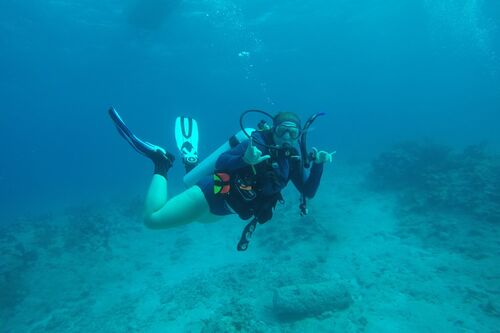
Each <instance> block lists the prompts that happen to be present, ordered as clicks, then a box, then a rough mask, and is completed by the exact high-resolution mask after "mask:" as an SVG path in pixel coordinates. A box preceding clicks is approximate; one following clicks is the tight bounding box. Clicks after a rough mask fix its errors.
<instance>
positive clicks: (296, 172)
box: [291, 163, 324, 198]
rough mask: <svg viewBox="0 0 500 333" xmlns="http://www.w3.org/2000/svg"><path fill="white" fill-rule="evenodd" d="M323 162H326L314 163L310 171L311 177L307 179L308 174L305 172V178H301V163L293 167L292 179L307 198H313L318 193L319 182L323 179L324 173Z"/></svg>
mask: <svg viewBox="0 0 500 333" xmlns="http://www.w3.org/2000/svg"><path fill="white" fill-rule="evenodd" d="M323 164H324V163H313V165H312V167H311V169H310V172H309V177H307V179H305V177H306V175H305V173H304V176H303V177H304V179H301V172H300V169H299V168H300V167H302V166H300V165H298V166H297V167H295V168H293V171H292V175H291V180H292V182H293V184H294V185H295V187H296V188H297V189H298V190H299V191H300V192H302V193H304V195H305V196H306V197H307V198H312V197H314V195H315V194H316V191H317V190H318V187H319V183H320V181H321V176H322V175H323Z"/></svg>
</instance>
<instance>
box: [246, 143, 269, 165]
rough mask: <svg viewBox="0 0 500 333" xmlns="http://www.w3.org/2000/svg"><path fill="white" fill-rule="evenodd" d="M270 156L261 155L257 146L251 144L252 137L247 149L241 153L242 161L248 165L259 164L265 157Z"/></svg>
mask: <svg viewBox="0 0 500 333" xmlns="http://www.w3.org/2000/svg"><path fill="white" fill-rule="evenodd" d="M269 158H271V156H270V155H264V156H262V152H261V151H260V149H259V148H257V147H255V146H254V145H253V142H252V139H250V142H249V144H248V147H247V150H246V151H245V155H243V161H244V162H245V163H247V164H250V165H255V164H259V163H261V162H263V161H265V160H267V159H269Z"/></svg>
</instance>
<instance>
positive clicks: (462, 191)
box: [368, 142, 500, 223]
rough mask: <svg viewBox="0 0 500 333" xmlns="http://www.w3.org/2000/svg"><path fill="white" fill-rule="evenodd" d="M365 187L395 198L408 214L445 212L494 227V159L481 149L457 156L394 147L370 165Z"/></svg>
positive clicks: (436, 148)
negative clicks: (464, 216)
mask: <svg viewBox="0 0 500 333" xmlns="http://www.w3.org/2000/svg"><path fill="white" fill-rule="evenodd" d="M368 184H369V186H370V188H372V189H373V190H376V191H395V192H398V194H399V197H400V199H401V203H402V204H403V207H405V209H406V210H408V211H413V212H428V211H445V210H446V211H453V212H460V213H466V214H470V215H472V216H474V217H477V218H478V219H481V220H485V221H490V222H496V223H498V222H500V157H499V156H498V155H494V154H491V153H488V152H487V150H486V147H485V146H484V145H474V146H469V147H466V148H465V149H464V150H463V151H462V152H456V151H454V150H452V149H451V148H449V147H446V146H442V145H438V144H434V143H430V142H426V143H414V142H405V143H401V144H398V145H395V146H394V147H393V148H392V149H391V150H390V151H387V152H384V153H382V154H380V156H378V157H377V158H375V159H374V160H373V162H372V170H371V173H370V175H369V178H368Z"/></svg>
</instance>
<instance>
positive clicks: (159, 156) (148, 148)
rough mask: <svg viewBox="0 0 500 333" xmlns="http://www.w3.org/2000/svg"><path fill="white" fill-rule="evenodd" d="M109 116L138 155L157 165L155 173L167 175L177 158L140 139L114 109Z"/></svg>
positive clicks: (110, 110)
mask: <svg viewBox="0 0 500 333" xmlns="http://www.w3.org/2000/svg"><path fill="white" fill-rule="evenodd" d="M108 113H109V116H110V117H111V120H113V122H114V124H115V126H116V129H117V130H118V133H120V135H121V136H122V137H123V138H124V139H125V140H127V142H128V143H129V144H130V145H131V146H132V148H134V149H135V150H136V151H137V152H138V153H140V154H142V155H144V156H146V157H148V158H149V159H151V160H152V161H153V163H154V165H155V173H157V172H156V171H157V170H159V172H158V173H160V174H162V175H165V176H166V173H167V171H168V170H169V169H170V168H171V167H172V164H173V162H174V160H175V156H174V155H172V154H171V153H169V152H167V151H166V150H165V149H163V148H162V147H160V146H157V145H154V144H152V143H149V142H147V141H144V140H141V139H139V138H138V137H137V136H136V135H135V134H134V133H132V131H131V130H130V129H129V128H128V127H127V126H126V125H125V122H124V121H123V120H122V118H121V117H120V115H119V114H118V112H116V110H115V109H114V108H110V109H109V111H108Z"/></svg>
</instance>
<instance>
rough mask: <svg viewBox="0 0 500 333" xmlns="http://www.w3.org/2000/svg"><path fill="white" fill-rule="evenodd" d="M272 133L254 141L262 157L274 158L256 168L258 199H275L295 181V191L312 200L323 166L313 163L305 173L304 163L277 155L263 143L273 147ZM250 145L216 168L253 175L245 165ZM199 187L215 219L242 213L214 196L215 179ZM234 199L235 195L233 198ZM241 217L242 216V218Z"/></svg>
mask: <svg viewBox="0 0 500 333" xmlns="http://www.w3.org/2000/svg"><path fill="white" fill-rule="evenodd" d="M270 136H271V133H268V132H267V133H266V132H254V133H253V137H254V140H256V141H257V142H254V145H255V147H257V148H258V149H259V150H261V151H262V155H271V156H272V158H270V159H268V160H266V161H264V162H262V163H259V164H256V165H255V166H254V167H255V169H256V171H257V187H258V191H257V196H258V197H259V199H260V200H264V201H265V200H266V198H273V197H275V196H276V195H277V194H278V195H279V193H280V192H281V190H283V189H284V188H285V187H286V185H287V184H288V182H289V181H290V180H291V181H292V182H293V184H294V185H295V187H296V188H297V189H298V190H299V191H300V192H302V193H303V194H304V195H305V196H306V197H308V198H312V197H313V196H314V194H315V193H316V191H317V189H318V187H319V183H320V180H321V175H322V173H323V163H319V164H316V163H313V165H312V167H311V169H310V173H309V174H307V173H305V172H302V170H301V169H300V168H301V165H300V161H299V160H292V159H290V157H287V156H285V154H284V153H283V152H278V153H276V150H273V151H272V152H270V150H269V149H268V148H267V147H265V146H262V145H259V144H258V142H260V143H266V144H269V143H270V142H269V140H270ZM248 145H249V140H246V141H243V142H242V143H240V144H238V145H237V146H235V147H234V148H232V149H231V150H229V151H226V152H224V153H223V154H221V155H220V156H219V158H218V159H217V162H216V165H215V168H216V170H221V171H224V172H228V173H232V174H242V173H246V174H251V166H249V165H248V164H247V163H245V161H243V156H244V155H245V151H246V150H247V147H248ZM197 185H198V186H199V187H200V188H201V189H202V191H203V194H204V195H205V198H206V200H207V202H208V204H209V207H210V212H211V213H213V214H215V215H229V214H234V213H238V214H239V213H240V212H239V211H238V210H239V207H235V206H234V205H233V204H228V202H229V203H231V202H232V201H231V200H228V198H227V197H225V196H221V195H218V194H215V193H214V178H213V176H212V175H211V176H207V177H204V178H203V179H201V180H200V181H199V182H198V183H197ZM231 195H233V194H231ZM240 216H241V214H240Z"/></svg>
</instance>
